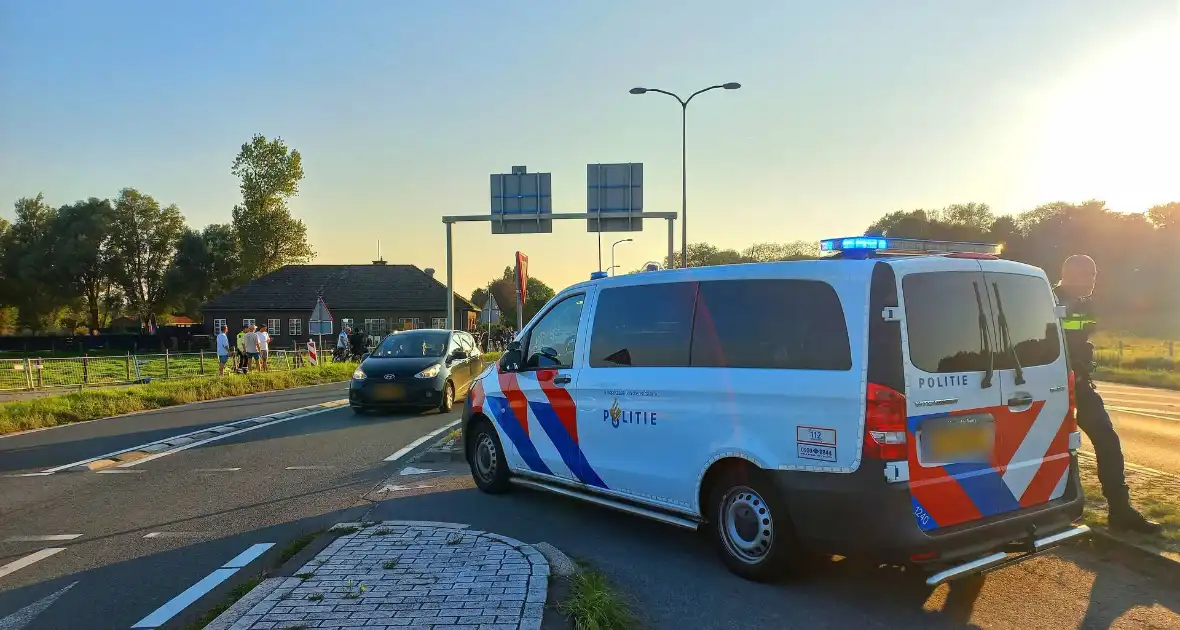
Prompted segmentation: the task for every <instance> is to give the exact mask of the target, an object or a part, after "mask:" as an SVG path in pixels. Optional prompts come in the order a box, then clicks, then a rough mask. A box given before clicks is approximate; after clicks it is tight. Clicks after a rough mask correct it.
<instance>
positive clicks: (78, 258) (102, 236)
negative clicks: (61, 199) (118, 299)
mask: <svg viewBox="0 0 1180 630" xmlns="http://www.w3.org/2000/svg"><path fill="white" fill-rule="evenodd" d="M114 218H115V209H114V207H112V206H111V202H110V201H109V200H106V199H98V198H96V197H91V198H90V199H87V200H85V201H79V202H77V203H74V204H71V205H66V206H62V207H61V208H60V209H59V210H58V211H57V216H56V218H55V220H54V221H53V224H52V226H51V229H50V238H52V240H53V258H54V270H55V271H56V273H57V274H58V275H59V277H60V282H61V283H62V284H63V285H65V286H68V287H70V289H71V290H72V293H73V294H74V295H80V296H81V297H82V299H83V301H85V311H86V314H87V320H86V321H87V324H88V325H89V327H90V328H91V329H97V328H99V327H100V326H101V325H102V317H101V313H102V310H103V309H102V306H103V298H104V296H107V295H110V291H111V260H110V259H111V251H110V249H111V234H112V232H111V230H112V227H113V225H114Z"/></svg>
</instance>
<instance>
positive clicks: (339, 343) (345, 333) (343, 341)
mask: <svg viewBox="0 0 1180 630" xmlns="http://www.w3.org/2000/svg"><path fill="white" fill-rule="evenodd" d="M350 336H352V327H351V326H345V327H344V328H343V329H342V330H341V331H340V334H339V335H337V336H336V354H335V355H334V356H333V360H335V361H340V360H342V359H343V358H344V357H346V356H348V338H349V337H350Z"/></svg>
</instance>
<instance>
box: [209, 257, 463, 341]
mask: <svg viewBox="0 0 1180 630" xmlns="http://www.w3.org/2000/svg"><path fill="white" fill-rule="evenodd" d="M320 297H322V298H323V300H324V304H326V305H327V307H328V310H329V311H330V312H331V314H332V320H333V322H334V324H333V333H335V334H338V333H339V332H340V330H341V328H343V327H344V326H351V327H352V328H353V329H354V330H355V329H356V328H357V327H358V326H359V327H361V328H364V330H365V331H366V332H368V333H369V334H370V335H372V336H374V337H377V338H380V337H381V336H384V335H385V334H386V333H388V332H391V331H393V330H405V329H409V328H445V327H446V321H447V301H446V300H447V287H446V285H445V284H443V283H442V282H439V281H438V280H437V279H436V278H435V277H434V270H433V269H426V270H423V269H419V268H418V267H416V266H414V265H391V264H386V263H385V261H377V262H375V263H373V264H370V265H287V266H285V267H282V268H281V269H278V270H277V271H274V272H271V273H268V274H266V275H265V276H262V277H261V278H258V279H255V280H252V281H251V282H249V283H247V284H245V285H243V286H240V287H238V288H236V289H234V290H232V291H229V292H228V293H225V294H223V295H221V296H219V297H216V298H214V299H212V300H209V301H208V302H206V303H205V304H204V305H202V306H201V312H202V314H203V315H204V320H205V327H206V328H207V329H208V331H209V332H213V331H215V330H218V329H219V328H220V327H221V325H222V324H226V325H228V326H229V329H230V336H231V338H232V337H233V335H234V334H235V333H236V332H237V331H239V330H241V329H242V326H243V325H245V324H255V325H258V326H262V325H266V326H267V327H268V330H269V332H270V335H271V337H273V338H274V342H273V343H272V347H275V348H278V347H287V346H289V345H290V344H291V343H293V342H299V341H306V340H307V339H308V338H309V336H308V318H310V317H311V313H312V311H313V310H314V309H315V306H316V299H317V298H320ZM451 299H452V300H454V304H455V328H459V329H463V330H468V329H473V328H475V327H476V325H477V321H478V319H477V318H478V316H479V310H480V309H479V308H478V307H477V306H475V305H474V304H472V303H471V302H470V301H469V300H467V299H466V298H464V297H463V296H461V295H459V294H457V293H456V294H452V296H451ZM324 343H325V344H326V343H327V340H325V341H324ZM333 345H334V343H333Z"/></svg>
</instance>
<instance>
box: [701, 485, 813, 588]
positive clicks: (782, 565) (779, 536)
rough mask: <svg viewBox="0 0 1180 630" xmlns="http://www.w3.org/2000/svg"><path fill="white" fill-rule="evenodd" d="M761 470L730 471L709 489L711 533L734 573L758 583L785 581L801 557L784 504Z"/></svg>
mask: <svg viewBox="0 0 1180 630" xmlns="http://www.w3.org/2000/svg"><path fill="white" fill-rule="evenodd" d="M762 477H763V475H762V474H761V471H759V470H757V469H753V470H751V469H748V468H747V469H745V470H741V469H737V470H733V471H731V472H728V473H726V474H725V475H723V476H722V477H721V478H719V479H718V480H717V482H716V483H715V484H714V485H713V489H712V492H711V493H710V497H711V498H710V501H709V503H710V507H709V512H708V514H709V515H710V519H709V520H710V524H711V528H710V533H711V537H712V539H713V545H714V547H715V548H716V549H717V553H718V555H720V556H721V561H722V562H724V563H725V566H727V567H728V568H729V570H730V571H733V572H734V573H736V574H738V575H740V576H741V577H744V578H746V579H748V580H754V581H756V582H767V581H772V580H777V579H781V578H783V577H785V576H787V575H789V574H790V573H792V572H793V571H795V570H796V569H797V568H798V566H799V559H800V557H801V555H802V554H801V553H800V549H799V544H798V541H797V539H796V537H795V533H794V528H793V527H792V526H791V521H790V517H789V516H788V515H787V510H786V506H785V505H784V504H783V501H782V500H781V499H780V498H779V495H778V493H777V491H776V490H775V489H774V487H773V486H772V485H771V484H770V483H768V482H766V481H764V480H763V478H762Z"/></svg>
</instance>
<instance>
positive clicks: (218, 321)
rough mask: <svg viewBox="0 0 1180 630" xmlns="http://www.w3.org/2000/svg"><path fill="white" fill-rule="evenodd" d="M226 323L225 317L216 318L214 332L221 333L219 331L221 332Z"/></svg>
mask: <svg viewBox="0 0 1180 630" xmlns="http://www.w3.org/2000/svg"><path fill="white" fill-rule="evenodd" d="M224 325H225V320H224V319H215V320H213V332H214V333H215V334H216V333H219V332H221V327H222V326H224Z"/></svg>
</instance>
